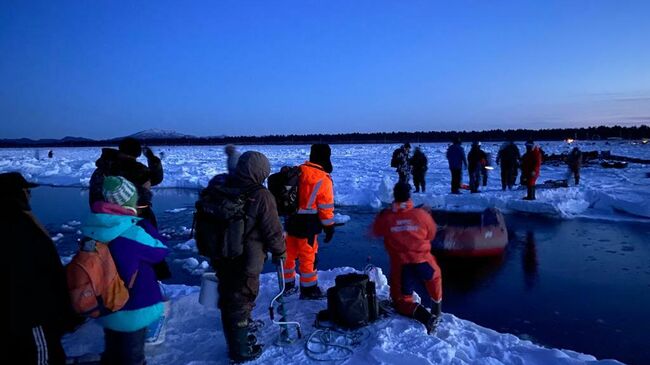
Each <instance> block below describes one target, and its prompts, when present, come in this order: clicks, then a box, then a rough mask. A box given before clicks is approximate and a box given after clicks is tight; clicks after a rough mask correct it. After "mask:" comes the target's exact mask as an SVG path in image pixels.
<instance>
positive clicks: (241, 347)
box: [226, 327, 262, 364]
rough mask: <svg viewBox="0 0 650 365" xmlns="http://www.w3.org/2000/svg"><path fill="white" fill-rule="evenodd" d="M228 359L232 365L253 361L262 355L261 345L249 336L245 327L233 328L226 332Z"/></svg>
mask: <svg viewBox="0 0 650 365" xmlns="http://www.w3.org/2000/svg"><path fill="white" fill-rule="evenodd" d="M226 342H227V343H228V357H230V362H231V363H233V364H241V363H244V362H247V361H251V360H255V359H257V358H258V357H260V355H262V345H260V344H258V343H256V342H257V338H256V337H255V336H254V335H249V333H248V328H247V327H235V328H232V329H228V330H227V331H226Z"/></svg>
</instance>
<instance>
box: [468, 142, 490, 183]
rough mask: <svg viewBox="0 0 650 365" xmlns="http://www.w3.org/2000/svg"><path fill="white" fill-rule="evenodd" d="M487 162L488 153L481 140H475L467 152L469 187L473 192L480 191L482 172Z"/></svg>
mask: <svg viewBox="0 0 650 365" xmlns="http://www.w3.org/2000/svg"><path fill="white" fill-rule="evenodd" d="M486 164H487V154H486V153H485V151H483V150H482V149H481V142H478V141H476V142H473V143H472V148H471V149H470V150H469V152H468V153H467V172H468V173H469V188H470V190H471V192H472V193H478V187H479V185H480V184H481V172H482V170H483V167H484V166H485V165H486Z"/></svg>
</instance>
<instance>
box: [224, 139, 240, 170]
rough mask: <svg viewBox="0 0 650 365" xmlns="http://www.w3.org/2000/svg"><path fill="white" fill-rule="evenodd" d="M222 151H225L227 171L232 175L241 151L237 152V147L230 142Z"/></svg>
mask: <svg viewBox="0 0 650 365" xmlns="http://www.w3.org/2000/svg"><path fill="white" fill-rule="evenodd" d="M224 151H225V152H226V156H228V162H227V163H228V173H229V174H230V175H232V174H234V173H235V170H236V169H237V161H238V160H239V156H240V155H241V153H239V151H237V147H235V145H232V144H229V145H226V147H225V148H224Z"/></svg>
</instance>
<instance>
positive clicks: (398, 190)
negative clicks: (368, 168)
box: [393, 182, 411, 203]
mask: <svg viewBox="0 0 650 365" xmlns="http://www.w3.org/2000/svg"><path fill="white" fill-rule="evenodd" d="M393 196H394V197H395V201H396V202H398V203H402V202H405V201H407V200H409V199H410V198H411V184H409V183H407V182H398V183H397V184H395V187H393Z"/></svg>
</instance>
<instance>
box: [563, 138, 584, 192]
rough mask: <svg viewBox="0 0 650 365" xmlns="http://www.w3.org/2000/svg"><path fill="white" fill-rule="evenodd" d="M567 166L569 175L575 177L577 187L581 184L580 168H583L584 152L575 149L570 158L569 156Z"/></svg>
mask: <svg viewBox="0 0 650 365" xmlns="http://www.w3.org/2000/svg"><path fill="white" fill-rule="evenodd" d="M566 164H567V166H568V167H569V175H573V179H574V181H575V183H576V185H578V184H579V183H580V167H581V166H582V152H581V151H580V148H578V147H573V149H572V150H571V152H570V153H569V156H567V159H566ZM567 180H568V178H567Z"/></svg>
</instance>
